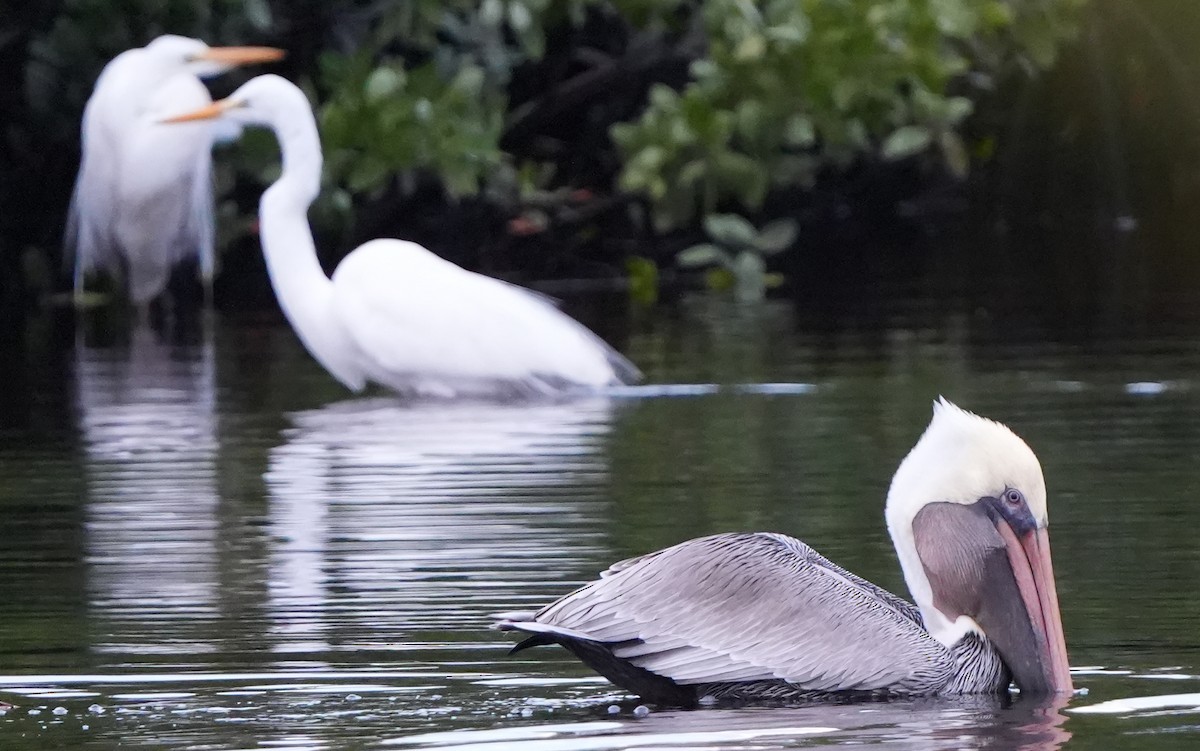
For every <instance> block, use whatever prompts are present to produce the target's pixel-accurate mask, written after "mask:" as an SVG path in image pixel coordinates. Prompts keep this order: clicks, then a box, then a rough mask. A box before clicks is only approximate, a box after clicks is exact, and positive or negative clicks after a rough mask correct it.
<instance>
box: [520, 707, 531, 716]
mask: <svg viewBox="0 0 1200 751" xmlns="http://www.w3.org/2000/svg"><path fill="white" fill-rule="evenodd" d="M521 716H522V717H533V707H521Z"/></svg>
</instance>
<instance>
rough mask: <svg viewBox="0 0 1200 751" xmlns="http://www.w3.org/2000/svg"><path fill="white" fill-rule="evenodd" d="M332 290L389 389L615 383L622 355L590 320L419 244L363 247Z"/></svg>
mask: <svg viewBox="0 0 1200 751" xmlns="http://www.w3.org/2000/svg"><path fill="white" fill-rule="evenodd" d="M333 285H334V304H333V309H334V310H335V311H336V313H337V315H338V316H339V318H340V319H341V321H342V325H343V327H344V328H345V330H346V331H347V333H348V335H349V336H351V337H352V338H353V339H354V341H355V343H356V344H357V346H358V348H359V350H360V351H361V352H362V353H363V354H364V357H366V358H368V359H369V361H370V363H369V368H368V375H369V376H370V377H371V378H372V379H373V380H377V381H381V382H383V383H385V384H387V385H390V386H393V387H397V388H404V387H406V386H412V385H418V386H420V385H421V384H425V385H426V386H435V385H438V384H440V385H441V386H443V387H445V388H446V389H447V390H448V391H449V392H451V393H453V392H456V391H457V390H459V389H463V388H466V389H471V388H476V387H479V386H481V385H483V384H486V383H489V382H492V383H496V382H504V383H507V384H510V385H516V386H518V387H520V388H522V389H528V390H531V391H553V390H555V389H557V388H561V387H563V386H568V385H583V386H603V385H607V384H610V383H614V382H616V381H617V376H616V374H615V373H614V368H613V366H612V364H611V362H612V360H613V358H617V359H618V360H623V358H621V357H620V355H617V354H616V353H615V352H614V351H613V350H612V348H611V347H609V346H608V345H607V344H605V343H604V342H603V341H601V340H600V339H599V338H598V337H596V336H595V335H594V334H592V333H591V332H590V331H588V329H587V328H586V327H584V326H583V325H582V324H580V323H578V322H577V321H575V320H574V319H572V318H570V317H569V316H567V315H566V314H564V313H562V312H561V311H559V310H557V309H556V308H554V307H553V306H552V305H550V304H548V303H546V302H545V301H544V300H542V299H540V298H539V297H537V296H535V295H532V294H529V293H528V292H527V291H526V290H523V289H521V288H519V287H515V286H513V285H510V284H507V283H504V282H500V281H498V280H495V279H491V278H488V277H485V276H481V275H479V274H474V273H471V272H468V271H465V270H464V269H462V268H460V267H458V266H456V265H454V264H452V263H450V262H448V261H445V260H443V259H441V258H438V257H437V256H436V255H434V254H432V253H430V252H429V251H427V250H425V249H424V248H422V247H421V246H419V245H416V244H414V243H409V242H405V241H401V240H375V241H372V242H370V243H367V244H366V245H363V246H362V247H361V248H359V249H357V250H355V251H354V252H353V253H351V254H350V255H349V256H347V257H346V259H345V260H343V261H342V263H341V265H339V266H338V268H337V271H336V272H335V273H334V276H333ZM630 367H632V366H630Z"/></svg>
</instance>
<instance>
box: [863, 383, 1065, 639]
mask: <svg viewBox="0 0 1200 751" xmlns="http://www.w3.org/2000/svg"><path fill="white" fill-rule="evenodd" d="M1009 490H1017V491H1020V493H1021V495H1022V496H1023V498H1024V503H1025V504H1026V505H1027V506H1028V509H1029V514H1030V515H1031V516H1032V518H1033V520H1034V522H1035V523H1036V524H1037V526H1038V527H1039V528H1045V527H1046V524H1047V517H1046V481H1045V479H1044V478H1043V477H1042V466H1041V464H1040V463H1039V462H1038V459H1037V457H1036V456H1035V455H1034V453H1033V451H1032V450H1031V449H1030V448H1029V446H1028V445H1026V443H1025V442H1024V441H1023V440H1021V439H1020V438H1019V437H1017V435H1016V434H1015V433H1013V432H1012V431H1011V430H1009V429H1008V428H1007V427H1006V426H1004V425H1001V424H1000V423H998V422H995V421H993V420H989V419H987V418H984V417H980V416H979V415H976V414H973V413H971V412H968V411H966V410H964V409H960V408H959V407H957V406H955V405H954V404H952V403H950V402H949V401H947V400H946V399H944V398H939V399H938V400H937V401H935V402H934V404H933V419H932V420H930V422H929V427H928V428H926V429H925V433H924V434H923V435H922V436H921V438H920V440H918V441H917V444H916V445H915V446H914V447H913V449H912V451H910V452H909V453H908V456H906V457H905V458H904V461H902V462H901V463H900V467H899V468H898V469H897V470H896V474H895V476H894V477H893V478H892V485H891V488H890V489H889V490H888V497H887V511H886V516H887V525H888V532H889V533H890V534H891V536H892V542H893V544H894V545H895V546H896V554H897V555H898V556H899V558H900V565H901V567H902V568H903V569H904V579H905V582H906V583H907V584H908V589H909V591H910V592H911V593H912V596H913V599H914V600H915V601H916V603H917V605H918V606H919V607H920V608H921V612H922V614H923V615H924V617H925V622H926V626H927V628H929V631H930V633H931V634H933V636H934V637H935V638H937V639H938V640H939V641H942V642H943V643H945V644H953V643H954V642H957V641H958V640H959V639H961V638H962V636H963V635H964V633H965V632H966V631H969V630H974V626H973V625H972V624H970V623H966V622H963V623H958V624H957V625H956V624H954V623H951V622H949V620H948V619H946V618H945V617H944V615H943V614H942V613H941V612H940V611H938V610H937V609H936V608H935V607H934V606H933V593H932V591H931V588H930V583H929V577H928V575H927V574H926V571H925V569H924V567H923V565H922V563H921V558H920V556H919V555H918V554H917V547H916V541H915V539H914V532H913V521H914V519H916V516H917V514H918V513H919V512H920V511H921V510H922V509H923V508H925V507H926V506H928V505H929V504H931V503H956V504H963V505H971V504H975V503H978V502H979V501H980V499H984V498H1001V497H1002V496H1003V495H1004V494H1005V492H1006V491H1009Z"/></svg>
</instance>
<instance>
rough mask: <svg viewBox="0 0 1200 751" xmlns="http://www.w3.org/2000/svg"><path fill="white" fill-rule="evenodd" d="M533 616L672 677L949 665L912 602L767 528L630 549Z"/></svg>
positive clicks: (920, 671) (846, 676)
mask: <svg viewBox="0 0 1200 751" xmlns="http://www.w3.org/2000/svg"><path fill="white" fill-rule="evenodd" d="M535 622H536V623H539V624H544V625H547V626H551V627H554V628H561V629H569V630H570V631H572V632H577V633H582V634H586V635H587V637H588V638H589V639H591V640H594V641H598V642H603V643H607V644H609V645H611V647H612V650H613V654H614V655H615V656H616V657H618V658H622V659H625V660H628V661H629V662H631V663H632V664H634V665H636V666H638V667H640V668H643V669H645V670H648V671H650V672H652V673H655V674H657V675H660V676H664V677H667V678H670V679H671V680H673V681H675V682H676V683H679V684H706V683H720V682H727V681H767V680H786V681H789V682H791V683H793V684H796V685H798V686H800V687H803V688H806V689H812V690H814V691H847V690H862V691H869V690H876V689H882V688H889V689H891V690H893V691H900V692H903V691H904V690H905V689H909V690H912V691H915V692H919V691H921V690H927V689H928V686H930V685H937V684H939V682H944V681H945V678H946V676H948V675H949V674H950V671H951V670H952V668H953V661H952V658H951V657H950V653H949V651H948V650H947V649H946V648H945V647H944V646H942V645H941V644H940V643H939V642H937V641H936V640H934V639H933V638H932V637H930V636H929V634H928V633H927V632H926V631H925V629H924V628H923V627H922V626H921V625H920V622H919V615H918V613H917V610H916V608H915V607H913V606H912V605H911V604H909V603H907V602H905V601H903V600H901V599H900V598H898V597H896V596H894V595H892V594H890V593H888V592H886V591H885V590H883V589H880V588H879V587H876V586H875V585H873V584H871V583H870V582H867V581H865V580H863V579H861V578H859V577H857V576H855V575H854V574H851V573H849V572H848V571H845V570H844V569H842V568H840V567H839V566H836V565H834V564H833V563H831V562H829V561H828V560H827V559H825V558H824V557H822V556H821V555H819V554H818V553H817V552H816V551H814V550H813V549H812V548H810V547H809V546H808V545H805V544H804V543H803V542H800V541H799V540H796V539H794V538H791V537H787V536H785V535H777V534H724V535H716V536H713V537H705V538H701V539H697V540H691V541H688V542H685V543H681V544H679V545H676V546H674V547H671V548H667V549H666V550H662V551H659V552H657V553H653V554H651V555H647V556H642V557H641V558H636V559H631V560H630V561H626V562H623V563H621V564H618V565H617V566H615V567H614V568H613V569H610V570H609V571H608V572H606V574H605V575H604V576H603V577H602V578H601V579H599V580H597V581H594V582H592V583H591V584H588V585H587V586H585V587H583V588H582V589H579V590H577V591H576V592H574V593H572V594H570V595H567V596H566V597H564V598H562V599H561V600H559V601H557V602H555V603H553V604H552V605H550V606H548V607H546V608H545V609H543V610H542V611H541V612H539V613H538V614H537V616H536V617H535ZM514 625H515V626H516V627H518V628H520V627H522V624H514Z"/></svg>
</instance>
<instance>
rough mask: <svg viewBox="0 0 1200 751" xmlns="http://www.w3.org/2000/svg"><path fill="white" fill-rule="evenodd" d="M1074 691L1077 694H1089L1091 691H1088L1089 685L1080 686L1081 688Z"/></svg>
mask: <svg viewBox="0 0 1200 751" xmlns="http://www.w3.org/2000/svg"><path fill="white" fill-rule="evenodd" d="M1073 693H1074V694H1075V695H1076V696H1087V695H1088V694H1089V693H1090V692H1089V691H1088V688H1087V686H1080V687H1079V688H1077V689H1075V691H1074V692H1073Z"/></svg>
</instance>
